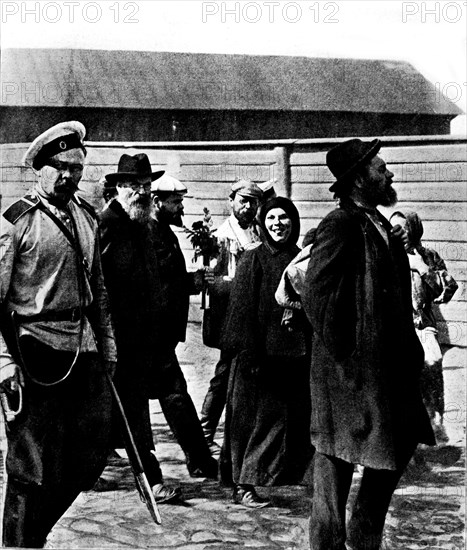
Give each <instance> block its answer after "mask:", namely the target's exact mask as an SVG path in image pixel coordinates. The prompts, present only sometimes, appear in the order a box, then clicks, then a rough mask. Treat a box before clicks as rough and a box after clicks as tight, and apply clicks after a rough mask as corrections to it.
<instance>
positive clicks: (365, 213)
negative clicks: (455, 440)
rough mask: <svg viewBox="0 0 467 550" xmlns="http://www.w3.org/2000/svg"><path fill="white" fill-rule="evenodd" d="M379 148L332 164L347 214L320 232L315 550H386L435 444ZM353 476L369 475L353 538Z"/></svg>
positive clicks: (314, 258)
mask: <svg viewBox="0 0 467 550" xmlns="http://www.w3.org/2000/svg"><path fill="white" fill-rule="evenodd" d="M380 148H381V142H380V141H379V140H377V139H375V140H373V141H370V142H367V141H362V140H360V139H351V140H348V141H345V142H343V143H340V144H339V145H337V146H336V147H334V148H333V149H331V150H330V151H329V152H328V154H327V157H326V162H327V165H328V167H329V169H330V171H331V172H332V173H333V175H334V176H335V178H336V181H335V182H334V183H333V185H332V186H331V188H330V190H331V191H332V192H334V194H335V196H336V197H337V198H338V199H339V201H340V205H339V208H337V209H336V210H333V211H332V212H331V213H330V214H328V215H327V216H326V217H325V218H324V220H323V221H322V222H321V223H320V225H319V226H318V229H317V232H316V236H315V241H314V245H313V252H312V254H311V257H310V262H309V265H308V270H307V275H306V281H305V289H306V291H305V295H304V296H303V303H304V308H305V311H306V313H307V315H308V317H309V319H310V321H311V324H312V326H313V333H314V338H313V345H312V361H311V379H310V387H311V402H312V415H311V441H312V443H313V445H314V446H315V448H316V454H315V462H314V474H313V475H314V478H313V485H314V492H313V502H312V509H311V517H310V548H311V549H312V550H342V549H343V548H344V547H348V548H352V549H355V550H357V549H358V550H360V549H363V548H364V549H365V550H377V549H379V548H380V544H381V539H382V533H383V527H384V522H385V518H386V513H387V510H388V507H389V503H390V500H391V496H392V494H393V492H394V490H395V488H396V486H397V483H398V481H399V479H400V477H401V475H402V473H403V471H404V469H405V467H406V465H407V463H408V462H409V460H410V458H411V456H412V454H413V452H414V450H415V447H416V445H417V443H418V442H423V443H427V444H433V443H434V439H433V432H432V430H431V426H430V422H429V419H428V415H427V412H426V410H425V408H424V406H423V402H422V399H421V396H420V390H419V381H418V379H419V374H420V371H421V369H422V367H423V349H422V348H421V346H420V342H419V341H418V339H417V336H416V334H415V330H414V328H413V321H412V301H411V289H410V284H411V282H410V270H409V263H408V260H407V254H406V252H405V249H404V242H403V237H404V233H403V231H402V230H401V227H400V226H398V227H394V228H392V227H391V224H390V223H389V222H388V221H387V220H386V218H384V216H382V215H381V214H380V213H379V212H378V210H377V209H376V207H377V206H378V205H383V206H391V205H393V204H395V203H396V201H397V194H396V191H395V190H394V189H393V187H392V178H393V176H394V174H393V173H392V172H390V170H389V169H388V168H387V166H386V163H385V162H384V160H383V159H382V158H381V156H379V154H378V153H379V150H380ZM355 464H360V465H362V466H363V467H364V470H363V477H362V480H361V485H360V490H359V492H358V495H357V498H356V500H355V503H354V505H353V508H352V512H351V517H350V521H349V523H348V526H347V530H346V524H345V512H346V502H347V498H348V494H349V490H350V486H351V483H352V475H353V471H354V466H355Z"/></svg>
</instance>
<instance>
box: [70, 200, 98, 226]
mask: <svg viewBox="0 0 467 550" xmlns="http://www.w3.org/2000/svg"><path fill="white" fill-rule="evenodd" d="M73 200H74V201H75V202H76V204H78V205H79V206H81V207H82V208H84V210H86V212H87V213H88V214H89V215H90V216H91V217H92V218H94V219H95V220H96V221H97V220H98V216H97V212H96V209H95V208H94V206H92V204H90V203H89V202H88V201H86V200H84V199H83V198H82V197H78V196H77V195H74V196H73Z"/></svg>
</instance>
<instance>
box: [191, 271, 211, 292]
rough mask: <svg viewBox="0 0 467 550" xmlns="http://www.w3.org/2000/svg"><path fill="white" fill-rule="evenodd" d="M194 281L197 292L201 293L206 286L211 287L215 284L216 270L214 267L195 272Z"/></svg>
mask: <svg viewBox="0 0 467 550" xmlns="http://www.w3.org/2000/svg"><path fill="white" fill-rule="evenodd" d="M193 281H194V285H195V289H196V291H197V292H201V291H202V290H203V286H204V285H205V284H207V285H208V286H209V285H212V284H213V283H214V270H213V269H212V267H203V268H201V269H198V271H195V274H194V277H193Z"/></svg>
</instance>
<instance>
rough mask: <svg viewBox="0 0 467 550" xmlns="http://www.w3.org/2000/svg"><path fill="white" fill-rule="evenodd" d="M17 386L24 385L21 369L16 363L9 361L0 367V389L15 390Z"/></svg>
mask: <svg viewBox="0 0 467 550" xmlns="http://www.w3.org/2000/svg"><path fill="white" fill-rule="evenodd" d="M18 386H24V378H23V373H22V372H21V369H20V368H19V366H18V365H17V364H16V363H10V364H8V365H5V366H4V367H2V368H1V369H0V391H2V392H7V393H9V392H15V391H17V390H18Z"/></svg>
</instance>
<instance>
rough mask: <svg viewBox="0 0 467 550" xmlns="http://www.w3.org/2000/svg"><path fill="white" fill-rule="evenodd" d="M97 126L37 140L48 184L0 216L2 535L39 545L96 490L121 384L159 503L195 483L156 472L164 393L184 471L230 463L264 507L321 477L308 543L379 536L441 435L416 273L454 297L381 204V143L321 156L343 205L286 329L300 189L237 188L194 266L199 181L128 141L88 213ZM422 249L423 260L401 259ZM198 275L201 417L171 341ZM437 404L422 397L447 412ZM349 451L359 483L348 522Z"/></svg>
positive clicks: (239, 485) (342, 543)
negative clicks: (187, 204) (423, 453)
mask: <svg viewBox="0 0 467 550" xmlns="http://www.w3.org/2000/svg"><path fill="white" fill-rule="evenodd" d="M84 136H85V129H84V127H83V126H82V124H80V123H79V122H67V123H61V124H58V125H56V126H54V127H53V128H51V129H49V130H47V131H46V132H45V133H44V134H41V136H39V137H38V138H36V140H34V142H33V143H32V144H31V146H30V147H29V149H28V151H27V153H26V156H25V163H26V165H27V166H30V167H31V168H33V169H34V171H35V172H36V173H37V174H38V182H37V183H36V184H35V187H34V191H33V193H31V195H28V196H26V197H23V198H22V199H20V200H19V201H17V202H16V203H14V204H13V205H12V206H11V207H10V208H9V209H7V211H6V212H5V213H4V220H5V221H6V222H7V224H6V231H5V232H4V234H3V235H2V237H1V257H0V284H1V286H0V293H1V294H0V296H1V305H2V324H1V339H0V345H1V349H0V375H1V376H0V388H1V391H2V402H3V404H4V407H5V406H6V408H7V409H9V412H10V413H11V415H10V418H9V421H8V423H7V437H8V454H7V462H6V468H7V473H8V483H7V492H6V502H5V513H4V519H3V543H4V544H5V545H6V546H16V547H42V546H43V545H44V544H45V542H46V537H47V535H48V533H49V532H50V530H51V529H52V527H53V526H54V524H55V523H56V522H57V521H58V519H59V518H60V517H61V515H62V514H63V513H64V512H65V511H66V509H67V508H68V507H69V506H70V504H71V503H72V502H73V500H74V499H75V498H76V496H77V495H78V494H79V492H81V491H83V490H87V489H90V488H91V487H93V485H94V484H95V482H96V481H97V479H98V477H99V475H100V473H101V472H102V470H103V468H104V466H105V464H106V459H107V457H108V454H109V450H110V449H115V448H119V447H122V443H121V431H120V429H119V424H118V419H116V418H115V416H116V415H115V410H113V409H112V403H111V392H110V389H109V383H110V382H109V381H110V380H111V379H113V383H114V384H115V387H116V389H117V391H118V394H119V396H120V399H121V402H122V404H123V408H124V410H125V414H126V418H127V421H128V425H129V427H130V429H131V431H132V433H133V436H134V441H135V443H136V447H137V450H138V453H139V455H140V457H141V461H142V464H143V467H144V470H145V473H146V476H147V478H148V481H149V484H150V486H151V490H152V492H153V495H154V498H155V500H156V501H158V502H170V501H175V500H177V499H180V498H182V494H181V491H180V489H179V488H177V487H171V486H169V485H167V484H166V483H165V482H164V480H163V477H162V472H161V468H160V465H159V462H158V460H157V455H156V449H155V445H154V440H153V434H152V430H151V424H150V417H149V399H158V400H159V402H160V405H161V408H162V411H163V413H164V416H165V418H166V420H167V423H168V425H169V427H170V429H171V430H172V432H173V434H174V436H175V438H176V440H177V442H178V444H179V445H180V447H181V448H182V450H183V452H184V454H185V456H186V465H187V469H188V472H189V474H190V476H193V477H203V478H210V479H217V478H218V476H219V478H220V480H221V482H222V483H224V484H225V485H228V486H232V487H233V497H232V498H233V501H234V502H235V503H237V504H239V505H242V506H244V507H246V508H252V509H255V508H262V507H264V506H267V505H268V504H269V500H268V499H267V498H265V497H263V496H260V495H258V493H257V492H256V488H257V487H258V486H259V487H268V486H274V485H295V484H307V485H311V486H312V488H313V498H312V508H311V516H310V548H311V549H312V550H344V548H346V547H348V548H353V549H354V550H373V549H374V550H376V549H377V548H379V546H380V543H381V538H382V532H383V527H384V521H385V517H386V513H387V510H388V507H389V503H390V499H391V496H392V493H393V492H394V490H395V488H396V485H397V483H398V481H399V479H400V477H401V475H402V473H403V471H404V469H405V467H406V465H407V463H408V462H409V460H410V458H411V456H412V454H413V452H414V450H415V448H416V446H417V444H418V443H425V444H428V445H431V444H434V443H435V438H434V435H433V430H432V427H431V424H430V418H429V416H428V414H427V412H426V409H425V406H424V404H423V399H422V395H421V393H420V386H419V378H420V375H421V373H423V372H424V367H423V365H424V353H423V348H422V347H421V345H420V341H419V339H418V338H417V334H416V332H415V328H414V318H413V314H414V309H413V307H412V295H411V292H412V291H411V287H412V284H411V272H412V279H413V278H414V276H413V272H414V271H417V273H418V275H419V278H420V279H424V278H428V276H427V274H429V279H430V281H431V285H430V288H431V289H433V291H432V294H433V295H434V294H436V296H435V298H436V297H438V298H439V299H440V300H442V299H444V300H447V299H449V298H450V297H451V296H452V294H453V292H454V291H455V282H454V281H453V280H452V278H449V276H448V274H447V272H445V266H444V264H443V265H441V263H439V262H438V264H439V265H438V264H436V261H438V259H437V258H434V259H433V261H432V260H431V259H430V258H432V256H433V255H431V256H429V255H428V257H427V256H426V255H425V256H423V254H422V249H421V248H420V246H421V245H420V246H418V245H417V244H416V243H415V236H413V237H411V239H412V240H410V239H409V238H408V237H407V233H409V234H410V232H409V231H408V225H410V223H412V221H411V220H412V218H411V217H410V215H409V216H406V217H404V215H403V214H401V213H399V217H400V218H401V219H402V220H406V221H407V223H405V222H404V221H402V222H400V223H399V221H400V220H398V219H395V220H392V221H394V224H395V225H394V227H392V226H391V224H390V223H389V222H388V221H387V220H386V218H384V217H383V216H382V215H381V214H380V213H379V212H378V210H377V208H376V207H377V206H379V205H383V206H393V205H394V204H395V203H396V200H397V195H396V192H395V191H394V189H393V187H392V178H393V174H392V173H391V172H390V171H389V169H388V168H387V167H386V164H385V162H384V160H383V159H382V158H381V157H380V156H379V154H378V153H379V150H380V147H381V143H380V142H379V140H374V141H372V142H363V141H361V140H358V139H353V140H347V141H345V142H343V143H341V144H339V145H337V146H336V147H334V148H333V149H332V150H330V151H329V153H328V155H327V165H328V167H329V169H330V171H331V172H332V173H333V175H334V176H335V177H336V181H335V183H334V184H333V185H332V186H331V188H330V191H331V192H332V193H334V196H335V198H336V199H338V201H339V207H338V208H336V209H335V210H333V211H332V212H331V213H330V214H328V215H327V216H326V217H325V218H324V220H323V221H322V222H321V223H320V224H319V226H318V228H317V230H316V231H315V232H314V233H313V244H312V246H311V253H310V254H309V255H308V257H307V265H306V275H305V276H304V281H303V284H302V286H301V288H300V289H299V292H298V294H297V304H296V309H295V310H294V312H293V322H291V317H290V315H288V314H287V312H285V311H284V308H283V307H282V306H281V305H279V303H278V301H277V300H276V291H277V288H278V286H279V284H280V282H281V278H282V276H283V273H284V271H285V270H286V269H287V267H288V266H289V264H290V263H291V262H292V261H293V260H294V259H295V258H296V257H297V254H298V253H299V251H300V249H299V247H298V245H297V242H298V240H299V236H300V218H299V213H298V210H297V208H296V207H295V205H294V204H293V202H292V201H291V200H289V199H288V198H285V197H277V196H275V193H274V192H273V190H271V189H267V188H265V186H263V188H261V186H260V185H257V184H256V183H254V182H252V181H249V180H239V181H237V182H235V183H234V184H233V185H232V187H231V194H230V197H229V199H230V204H231V208H232V214H231V216H230V217H229V218H228V219H227V220H226V221H225V222H224V224H223V225H222V226H221V227H219V228H218V230H217V231H216V235H217V240H218V244H219V254H218V257H217V260H216V266H215V267H208V268H200V269H198V270H197V271H195V272H188V271H187V269H186V265H185V260H184V257H183V254H182V251H181V249H180V245H179V243H178V239H177V236H176V234H175V233H174V231H173V230H172V228H171V226H178V227H182V226H183V218H182V217H183V199H184V197H186V194H187V192H188V189H187V188H186V186H185V185H184V184H183V183H182V182H181V181H179V180H177V179H176V178H174V177H172V176H170V175H168V174H165V173H164V172H163V171H155V172H154V171H153V170H152V168H151V165H150V162H149V159H148V157H147V155H145V154H144V153H139V154H136V155H133V156H130V155H127V154H124V155H122V156H121V158H120V160H119V162H118V169H117V172H115V173H111V174H107V175H106V177H105V180H104V187H105V189H104V192H105V195H106V196H107V197H108V198H109V202H108V203H107V204H106V206H105V208H104V209H103V210H102V212H101V213H100V216H99V217H97V216H96V214H95V212H94V210H93V209H92V207H90V206H89V205H88V204H87V203H86V202H85V201H83V200H82V199H80V198H79V197H78V196H77V195H76V194H75V193H76V191H77V190H78V184H79V181H80V180H81V177H82V174H83V169H84V162H85V156H86V148H85V146H84V144H83V140H84ZM269 187H270V185H269ZM396 221H397V222H398V223H397V224H396ZM402 226H405V230H404V229H403V227H402ZM418 233H419V235H418V241H417V242H419V237H421V234H420V231H418ZM414 250H416V251H418V252H417V254H418V255H419V256H421V257H424V258H426V259H425V260H424V262H423V263H426V266H427V267H426V269H425V268H424V267H423V266H422V265H421V262H420V259H419V258H418V257H416V258H415V259H411V258H410V255H411V254H412V255H414V254H413V253H414ZM407 251H408V252H409V253H407ZM409 259H410V263H409ZM435 260H436V261H435ZM438 267H439V268H440V269H438ZM441 268H443V269H444V272H443V273H441V272H442V271H443V269H441ZM206 288H207V289H208V292H209V299H210V308H209V323H210V326H207V323H208V321H207V319H206V327H205V328H206V331H207V332H209V339H210V342H209V345H212V346H215V347H218V348H219V350H220V358H219V362H218V364H217V365H216V367H215V372H214V376H213V378H212V380H211V382H210V385H209V389H208V391H207V394H206V397H205V400H204V403H203V406H202V410H201V414H200V417H198V415H197V412H196V410H195V407H194V404H193V401H192V399H191V397H190V395H189V393H188V389H187V384H186V381H185V378H184V375H183V372H182V370H181V368H180V365H179V362H178V359H177V355H176V347H177V344H178V343H179V342H183V341H185V337H186V328H187V321H188V309H189V300H190V295H193V294H198V293H200V292H201V290H202V289H206ZM419 288H421V283H420V284H419ZM443 289H445V290H444V294H443ZM438 291H439V292H438ZM418 294H419V295H420V294H421V291H419V293H418ZM424 296H425V302H423V304H424V305H425V304H426V299H427V298H426V295H424ZM442 296H444V298H443V297H442ZM419 301H420V300H419ZM420 307H421V306H420ZM420 307H419V310H418V311H420ZM422 309H423V308H422ZM417 328H418V329H419V330H421V328H420V326H418V327H417ZM425 370H426V369H425ZM430 372H431V371H430ZM439 375H440V371H439V365H438V367H437V374H436V375H431V376H430V377H428V379H429V380H430V381H431V382H428V381H427V382H426V385H428V386H429V384H430V383H431V384H432V385H433V384H434V385H435V386H436V387H438V386H439ZM436 377H437V378H436ZM436 380H437V381H436ZM441 383H442V373H441ZM437 384H438V386H437ZM439 400H440V398H437V400H435V401H436V403H433V404H432V406H431V409H433V410H437V412H438V413H439V415H441V416H442V412H443V405H442V404H440V403H439ZM224 407H225V433H224V442H223V445H222V448H221V449H219V448H218V446H217V445H216V443H215V441H214V436H215V432H216V429H217V425H218V423H219V420H220V418H221V415H222V412H223V409H224ZM14 409H16V410H14ZM431 409H430V416H431V417H434V412H431ZM217 458H218V459H219V460H217ZM357 464H358V465H361V466H363V468H364V469H363V476H362V481H361V485H360V489H359V493H358V495H357V498H356V500H355V503H354V505H353V509H352V514H351V517H350V521H349V523H348V525H347V526H346V518H345V511H346V503H347V498H348V495H349V490H350V486H351V482H352V475H353V472H354V467H355V465H357ZM346 545H347V546H346Z"/></svg>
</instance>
